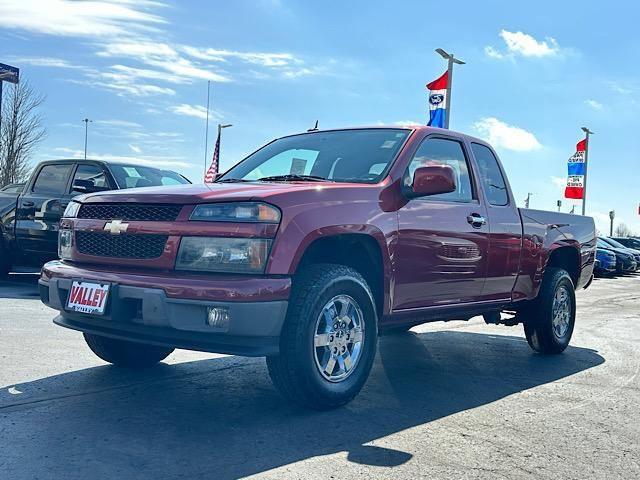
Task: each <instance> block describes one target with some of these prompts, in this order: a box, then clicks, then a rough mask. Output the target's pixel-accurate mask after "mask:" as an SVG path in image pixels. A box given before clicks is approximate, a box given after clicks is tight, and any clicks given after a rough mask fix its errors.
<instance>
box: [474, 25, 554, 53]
mask: <svg viewBox="0 0 640 480" xmlns="http://www.w3.org/2000/svg"><path fill="white" fill-rule="evenodd" d="M500 37H501V38H502V40H504V43H505V45H506V47H507V51H506V53H503V52H501V51H500V50H498V49H496V48H495V47H493V46H491V45H488V46H486V47H484V53H485V55H487V56H488V57H491V58H496V59H505V58H514V57H516V56H521V57H536V58H540V57H553V56H556V55H558V54H559V53H560V47H559V46H558V42H557V41H556V40H555V38H551V37H546V38H545V39H544V40H536V39H535V38H534V37H532V36H531V35H529V34H527V33H524V32H519V31H518V32H510V31H509V30H501V31H500Z"/></svg>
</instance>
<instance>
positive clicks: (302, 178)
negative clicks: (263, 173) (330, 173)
mask: <svg viewBox="0 0 640 480" xmlns="http://www.w3.org/2000/svg"><path fill="white" fill-rule="evenodd" d="M289 180H293V181H299V182H325V181H327V179H326V178H324V177H320V176H318V175H298V174H296V173H289V174H287V175H271V176H269V177H262V178H259V179H258V181H259V182H269V181H277V182H287V181H289Z"/></svg>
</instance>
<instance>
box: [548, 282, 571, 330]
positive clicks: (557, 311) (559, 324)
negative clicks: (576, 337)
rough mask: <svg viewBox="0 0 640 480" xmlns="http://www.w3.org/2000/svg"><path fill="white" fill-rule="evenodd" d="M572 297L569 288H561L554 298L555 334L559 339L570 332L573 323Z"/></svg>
mask: <svg viewBox="0 0 640 480" xmlns="http://www.w3.org/2000/svg"><path fill="white" fill-rule="evenodd" d="M571 308H572V306H571V296H570V295H569V291H568V290H567V287H565V286H561V287H560V288H558V289H557V290H556V294H555V296H554V297H553V307H552V315H553V320H552V322H553V333H554V334H555V335H556V337H557V338H562V337H564V336H565V335H566V334H567V332H568V331H569V324H570V322H571Z"/></svg>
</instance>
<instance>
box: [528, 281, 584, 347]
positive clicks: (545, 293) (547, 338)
mask: <svg viewBox="0 0 640 480" xmlns="http://www.w3.org/2000/svg"><path fill="white" fill-rule="evenodd" d="M549 273H550V275H548V277H547V279H545V281H546V282H547V283H546V284H544V285H543V287H542V291H541V292H540V293H541V295H540V297H539V298H538V301H537V302H536V304H535V306H534V308H533V309H532V311H531V312H530V315H529V319H528V322H527V324H526V325H525V332H526V334H527V340H529V343H530V345H531V346H532V347H533V348H534V349H535V350H537V351H540V352H543V353H560V352H562V351H563V350H564V349H566V348H567V346H568V345H569V342H570V341H571V337H572V336H573V330H574V328H575V321H576V296H575V288H574V285H573V281H572V280H571V277H570V276H569V274H568V273H567V272H566V271H565V270H561V269H554V270H553V271H551V272H549ZM563 286H564V287H565V288H566V289H567V292H568V294H569V299H570V303H571V314H570V319H569V329H568V330H567V332H566V333H565V335H564V336H563V337H562V338H558V336H557V335H556V334H555V330H554V328H553V302H554V298H555V295H556V292H557V291H558V289H559V288H561V287H563ZM534 336H535V337H536V340H533V337H534ZM534 343H537V345H534Z"/></svg>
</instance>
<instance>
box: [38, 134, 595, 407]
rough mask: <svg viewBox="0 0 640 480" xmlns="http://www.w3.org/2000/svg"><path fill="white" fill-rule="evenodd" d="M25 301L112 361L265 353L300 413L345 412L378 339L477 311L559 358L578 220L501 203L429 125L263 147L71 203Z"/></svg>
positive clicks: (583, 274) (581, 259)
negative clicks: (214, 170)
mask: <svg viewBox="0 0 640 480" xmlns="http://www.w3.org/2000/svg"><path fill="white" fill-rule="evenodd" d="M59 235H60V239H59V254H60V257H61V260H60V261H53V262H50V263H47V264H46V265H45V266H44V268H43V269H42V275H41V279H40V281H39V287H40V296H41V298H42V301H43V302H44V303H46V304H47V305H49V306H51V307H52V308H54V309H57V310H58V311H59V315H58V316H57V317H56V318H55V319H54V322H55V323H57V324H58V325H61V326H64V327H68V328H72V329H76V330H80V331H81V332H83V333H84V338H85V340H86V342H87V344H88V345H89V347H90V348H91V349H92V350H93V352H94V353H95V354H96V355H98V356H99V357H100V358H102V359H104V360H106V361H107V362H111V363H113V364H116V365H121V366H125V367H144V366H149V365H153V364H155V363H157V362H159V361H161V360H163V359H164V358H165V357H166V356H167V355H169V354H170V353H171V352H172V351H173V349H174V348H184V349H192V350H201V351H208V352H220V353H229V354H237V355H247V356H266V358H267V366H268V371H269V374H270V376H271V378H272V380H273V383H274V384H275V386H276V387H277V388H278V390H279V391H280V392H281V393H282V394H283V395H284V396H285V397H288V398H289V399H291V400H293V401H295V402H297V403H299V404H301V405H305V406H308V407H312V408H316V409H327V408H333V407H337V406H339V405H343V404H345V403H347V402H348V401H350V400H351V399H352V398H353V397H354V396H355V395H356V394H357V393H358V392H359V391H360V389H361V388H362V386H363V384H364V383H365V381H366V379H367V377H368V375H369V371H370V369H371V366H372V363H373V359H374V356H375V353H376V345H377V338H378V335H379V334H380V333H384V332H389V333H390V332H394V331H396V332H397V331H401V330H406V329H408V328H410V327H412V326H414V325H417V324H420V323H424V322H430V321H437V320H452V319H462V320H466V319H470V318H471V317H474V316H477V315H483V316H484V318H485V321H487V322H489V323H503V324H507V325H516V324H523V326H524V333H525V336H526V338H527V341H528V342H529V345H530V346H531V348H532V349H533V350H535V351H537V352H540V353H547V354H551V353H560V352H562V351H563V350H564V349H565V348H566V347H567V345H568V344H569V340H570V338H571V335H572V332H573V329H574V324H575V315H576V303H575V292H576V290H578V289H581V288H586V287H587V286H588V285H589V283H590V282H591V279H592V277H593V275H592V272H593V266H594V258H595V244H596V235H595V228H594V223H593V219H592V218H589V217H583V216H579V215H567V214H560V213H551V212H544V211H538V210H529V209H520V208H517V207H516V204H515V201H514V198H513V195H512V193H511V189H510V187H509V183H508V181H507V179H506V177H505V174H504V170H503V168H502V166H501V164H500V162H499V161H498V157H497V155H496V154H495V152H494V150H493V149H492V148H491V147H490V146H489V145H488V144H487V143H485V142H483V141H482V140H479V139H476V138H472V137H469V136H466V135H463V134H460V133H455V132H452V131H448V130H440V129H435V128H430V127H421V126H418V127H412V128H385V127H379V128H353V129H340V130H327V131H313V132H308V133H303V134H299V135H291V136H287V137H283V138H279V139H277V140H274V141H272V142H271V143H269V144H267V145H266V146H264V147H262V148H260V149H259V150H257V151H256V152H254V153H252V154H251V155H249V156H248V157H247V158H245V159H244V160H243V161H241V162H240V163H238V164H237V165H236V166H234V167H233V168H231V169H230V170H228V171H227V172H226V173H224V174H223V175H222V176H221V177H219V178H218V179H217V180H216V181H215V183H213V184H209V185H189V186H175V187H163V188H144V189H137V190H136V191H127V190H122V191H114V192H103V193H95V194H89V195H84V196H82V197H79V198H77V199H76V200H74V201H72V202H71V203H70V204H69V206H68V207H67V209H66V211H65V214H64V216H63V219H62V221H61V224H60V232H59Z"/></svg>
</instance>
